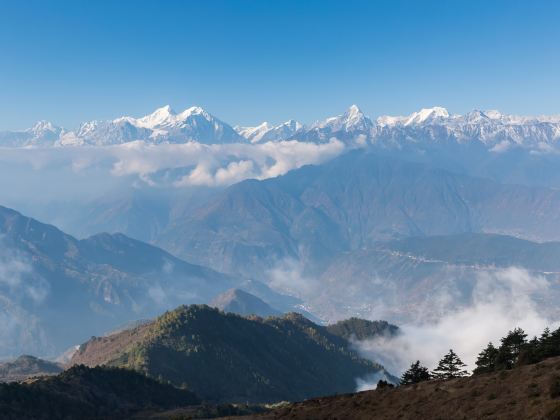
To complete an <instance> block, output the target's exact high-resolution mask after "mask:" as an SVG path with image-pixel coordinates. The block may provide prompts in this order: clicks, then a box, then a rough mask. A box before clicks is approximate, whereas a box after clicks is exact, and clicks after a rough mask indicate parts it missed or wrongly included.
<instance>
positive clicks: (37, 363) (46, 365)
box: [0, 355, 63, 382]
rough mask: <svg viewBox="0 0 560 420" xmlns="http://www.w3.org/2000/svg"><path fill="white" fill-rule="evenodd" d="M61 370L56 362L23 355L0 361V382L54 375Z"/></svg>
mask: <svg viewBox="0 0 560 420" xmlns="http://www.w3.org/2000/svg"><path fill="white" fill-rule="evenodd" d="M62 371H63V368H62V366H61V365H60V364H58V363H54V362H49V361H47V360H42V359H39V358H37V357H34V356H29V355H23V356H20V357H18V358H17V359H16V360H13V361H10V362H3V363H0V382H14V381H23V380H26V379H28V378H32V377H37V376H48V375H56V374H58V373H60V372H62Z"/></svg>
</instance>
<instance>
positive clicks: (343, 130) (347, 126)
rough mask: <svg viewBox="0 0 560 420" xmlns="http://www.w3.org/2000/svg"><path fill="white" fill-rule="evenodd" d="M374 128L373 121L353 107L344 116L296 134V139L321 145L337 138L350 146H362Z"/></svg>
mask: <svg viewBox="0 0 560 420" xmlns="http://www.w3.org/2000/svg"><path fill="white" fill-rule="evenodd" d="M374 127H375V124H374V123H373V122H372V121H371V119H370V118H368V117H366V115H365V114H364V113H363V112H362V111H361V110H360V108H358V107H357V106H356V105H352V106H351V107H350V108H348V110H347V111H346V112H345V113H344V114H341V115H337V116H336V117H330V118H327V119H326V120H324V121H319V122H316V123H314V124H313V125H311V127H310V128H309V129H308V130H301V131H300V132H298V133H296V134H295V135H294V138H295V139H297V140H303V141H312V142H319V143H323V142H327V141H329V140H330V139H331V138H337V139H338V140H341V141H343V142H345V143H349V144H354V143H359V144H362V143H364V142H365V141H366V140H367V139H368V138H369V137H370V136H371V133H372V130H373V129H374Z"/></svg>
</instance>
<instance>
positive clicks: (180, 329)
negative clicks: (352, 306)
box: [70, 305, 396, 403]
mask: <svg viewBox="0 0 560 420" xmlns="http://www.w3.org/2000/svg"><path fill="white" fill-rule="evenodd" d="M354 327H359V328H357V329H356V330H355V329H354ZM377 327H378V328H377V329H376V331H373V330H372V329H371V328H368V327H366V328H364V325H361V324H359V323H357V322H350V323H348V324H346V328H341V327H340V325H338V326H336V327H334V328H333V329H329V328H327V327H323V326H319V325H316V324H314V323H312V322H311V321H309V320H307V319H306V318H304V317H303V316H301V315H299V314H295V313H290V314H287V315H284V316H282V317H280V318H274V317H270V318H266V319H262V318H258V317H247V318H244V317H241V316H238V315H234V314H225V313H223V312H221V311H219V310H217V309H213V308H210V307H208V306H201V305H191V306H188V307H187V306H183V307H179V308H177V309H176V310H174V311H170V312H166V313H165V314H164V315H162V316H160V317H158V318H157V319H156V320H154V321H153V322H151V323H148V324H144V325H141V326H139V327H136V328H133V329H130V330H126V331H123V332H120V333H117V334H114V335H111V336H108V337H99V338H98V337H94V338H92V339H91V340H89V341H88V342H86V343H84V344H83V345H81V346H80V348H79V350H78V351H77V352H76V353H75V354H74V356H73V358H72V360H71V362H70V363H71V364H86V365H88V366H96V365H102V364H105V365H109V366H119V367H127V368H132V369H135V370H138V371H140V372H144V373H146V374H148V375H149V376H151V377H156V378H161V379H162V380H165V381H170V382H171V383H173V384H175V385H176V386H180V385H182V384H183V385H184V386H186V387H188V389H189V390H192V391H194V392H195V393H196V394H197V395H199V396H201V397H202V398H204V399H206V400H209V401H213V402H247V401H249V402H252V403H255V402H274V401H282V400H291V401H294V400H302V399H306V398H309V397H311V396H314V395H315V396H316V395H326V394H333V393H344V392H351V391H353V390H354V389H355V388H356V380H357V379H359V378H367V377H373V376H376V377H379V378H388V379H389V380H391V381H396V378H394V377H392V376H391V375H390V374H389V373H388V372H386V371H385V370H384V368H383V367H382V366H380V365H378V364H376V363H374V362H372V361H368V360H365V359H362V358H360V357H359V356H358V354H357V353H355V352H354V351H353V350H352V349H351V346H350V343H349V342H348V341H347V337H348V336H349V335H359V334H361V332H363V331H369V333H368V334H373V335H375V334H383V333H384V332H386V331H387V332H388V331H389V330H390V328H393V329H396V327H394V326H390V325H388V324H386V325H385V324H379V326H377ZM393 331H394V330H393ZM338 333H341V336H339V335H337V334H338ZM369 336H370V337H371V336H372V335H369Z"/></svg>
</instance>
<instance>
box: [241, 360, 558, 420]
mask: <svg viewBox="0 0 560 420" xmlns="http://www.w3.org/2000/svg"><path fill="white" fill-rule="evenodd" d="M559 372H560V358H551V359H547V360H545V361H543V362H541V363H538V364H536V365H529V366H523V367H520V368H516V369H513V370H509V371H501V372H498V373H491V374H483V375H476V376H471V377H468V378H462V379H452V380H449V381H429V382H422V383H419V384H416V385H407V386H403V387H400V388H396V389H381V390H375V391H365V392H360V393H356V394H348V395H341V396H333V397H325V398H317V399H312V400H308V401H304V402H301V403H296V404H292V405H288V406H285V407H282V408H279V409H277V410H273V411H271V412H269V413H266V414H263V415H260V416H256V415H255V416H251V417H243V418H259V419H288V418H289V419H295V420H297V419H355V420H360V419H364V420H366V419H367V420H370V419H387V420H389V419H397V418H398V419H411V420H413V419H414V420H417V419H480V418H488V419H515V418H517V419H558V418H560V373H559ZM236 419H240V417H236Z"/></svg>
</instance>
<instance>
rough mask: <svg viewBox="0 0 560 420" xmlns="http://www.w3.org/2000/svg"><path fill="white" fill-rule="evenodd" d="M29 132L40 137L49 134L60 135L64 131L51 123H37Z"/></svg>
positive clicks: (43, 121)
mask: <svg viewBox="0 0 560 420" xmlns="http://www.w3.org/2000/svg"><path fill="white" fill-rule="evenodd" d="M27 131H29V132H31V133H33V134H35V135H37V136H40V135H45V134H48V133H54V134H59V133H60V132H61V131H62V128H60V127H57V126H55V125H54V124H53V123H51V122H50V121H45V120H42V121H37V122H36V123H35V125H34V126H33V127H31V128H30V129H28V130H27Z"/></svg>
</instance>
